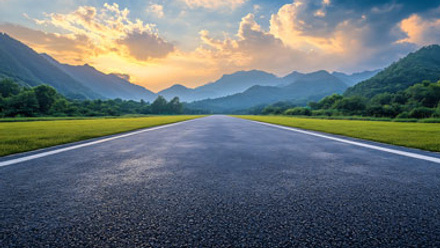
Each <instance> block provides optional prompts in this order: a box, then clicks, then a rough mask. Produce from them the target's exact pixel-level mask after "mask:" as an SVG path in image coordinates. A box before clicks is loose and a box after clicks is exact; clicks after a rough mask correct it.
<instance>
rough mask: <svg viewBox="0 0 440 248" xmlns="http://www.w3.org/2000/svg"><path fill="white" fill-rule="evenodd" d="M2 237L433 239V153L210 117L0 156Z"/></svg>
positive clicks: (119, 243)
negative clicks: (49, 151) (54, 150)
mask: <svg viewBox="0 0 440 248" xmlns="http://www.w3.org/2000/svg"><path fill="white" fill-rule="evenodd" d="M384 146H385V145H384ZM387 147H392V148H394V149H401V150H405V151H408V150H410V149H407V148H400V147H393V146H387ZM411 151H414V152H417V153H420V154H424V155H428V156H436V157H439V155H438V154H435V153H429V152H423V151H416V150H411ZM18 156H20V155H18ZM0 246H1V247H439V246H440V164H436V163H432V162H428V161H422V160H417V159H413V158H407V157H403V156H399V155H395V154H390V153H386V152H382V151H376V150H371V149H367V148H362V147H356V146H352V145H350V144H345V143H339V142H336V141H332V140H327V139H323V138H320V137H314V136H310V135H305V134H301V133H296V132H291V131H287V130H281V129H277V128H274V127H269V126H265V125H261V124H259V123H255V122H250V121H247V120H242V119H237V118H233V117H227V116H210V117H206V118H201V119H197V120H195V121H191V122H186V123H182V124H180V125H176V126H172V127H167V128H163V129H159V130H154V131H151V132H145V133H141V134H139V135H136V136H130V137H125V138H120V139H116V140H112V141H109V142H105V143H100V144H96V145H92V146H88V147H83V148H79V149H76V150H72V151H67V152H63V153H58V154H55V155H51V156H47V157H43V158H38V159H34V160H31V161H27V162H23V163H19V164H15V165H9V166H5V167H0Z"/></svg>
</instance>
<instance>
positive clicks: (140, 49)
mask: <svg viewBox="0 0 440 248" xmlns="http://www.w3.org/2000/svg"><path fill="white" fill-rule="evenodd" d="M117 43H118V44H121V45H124V46H125V47H126V48H128V52H129V54H130V55H131V56H132V57H134V58H136V59H138V60H144V61H145V60H149V59H152V58H163V57H166V56H167V55H168V54H169V53H171V52H173V51H174V46H173V45H172V44H170V43H167V42H166V41H164V40H163V39H162V38H160V37H159V36H158V35H156V34H152V33H149V32H142V33H139V32H133V33H128V34H127V36H126V37H125V38H123V39H121V40H117Z"/></svg>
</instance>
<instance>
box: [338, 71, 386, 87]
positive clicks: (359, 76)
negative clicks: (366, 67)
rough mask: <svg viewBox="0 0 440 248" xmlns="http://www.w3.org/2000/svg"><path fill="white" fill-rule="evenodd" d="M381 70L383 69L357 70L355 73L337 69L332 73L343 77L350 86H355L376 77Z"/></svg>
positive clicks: (340, 77)
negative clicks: (346, 72)
mask: <svg viewBox="0 0 440 248" xmlns="http://www.w3.org/2000/svg"><path fill="white" fill-rule="evenodd" d="M380 71H381V70H374V71H363V72H357V73H353V74H345V73H343V72H337V71H335V72H333V73H332V75H333V76H335V77H337V78H339V79H341V80H342V81H343V82H344V83H345V84H347V85H348V86H354V85H356V84H358V83H360V82H362V81H365V80H367V79H369V78H372V77H374V76H375V75H376V74H377V73H379V72H380Z"/></svg>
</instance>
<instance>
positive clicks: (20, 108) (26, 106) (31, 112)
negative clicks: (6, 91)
mask: <svg viewBox="0 0 440 248" xmlns="http://www.w3.org/2000/svg"><path fill="white" fill-rule="evenodd" d="M38 112H39V105H38V101H37V97H36V96H35V92H34V91H33V90H25V91H22V92H20V93H19V94H18V95H15V96H12V97H11V99H10V101H9V104H8V107H7V113H6V115H7V116H16V115H23V116H35V115H36V114H38Z"/></svg>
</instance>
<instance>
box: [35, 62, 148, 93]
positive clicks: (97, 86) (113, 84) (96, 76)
mask: <svg viewBox="0 0 440 248" xmlns="http://www.w3.org/2000/svg"><path fill="white" fill-rule="evenodd" d="M42 56H43V57H45V58H46V59H47V60H48V61H49V62H50V63H52V64H53V65H55V66H56V67H57V68H59V69H61V70H62V71H64V72H65V73H67V74H68V75H70V76H71V77H72V78H74V79H76V80H77V81H78V82H80V83H81V84H83V85H84V86H86V87H88V88H90V89H91V90H93V91H94V92H99V94H100V95H102V96H104V97H105V98H109V99H115V98H120V99H124V100H137V101H139V100H141V99H143V100H146V101H153V100H154V99H155V98H156V94H154V93H153V92H151V91H149V90H147V89H145V88H144V87H142V86H139V85H135V84H132V83H130V82H129V81H127V80H125V79H122V78H120V77H118V76H116V75H114V74H104V73H102V72H100V71H98V70H96V69H95V68H93V67H91V66H89V65H87V64H86V65H82V66H72V65H68V64H61V63H59V62H58V61H56V60H55V59H53V58H52V57H50V56H49V55H47V54H42Z"/></svg>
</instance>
